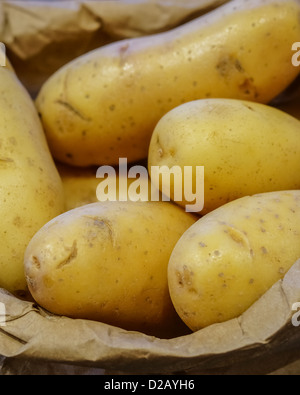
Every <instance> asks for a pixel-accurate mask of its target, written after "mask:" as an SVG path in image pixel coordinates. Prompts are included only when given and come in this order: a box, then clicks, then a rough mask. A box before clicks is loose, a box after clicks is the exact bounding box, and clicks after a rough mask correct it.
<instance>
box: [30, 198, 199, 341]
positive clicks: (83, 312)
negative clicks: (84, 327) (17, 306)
mask: <svg viewBox="0 0 300 395" xmlns="http://www.w3.org/2000/svg"><path fill="white" fill-rule="evenodd" d="M194 222H195V219H194V217H193V216H190V215H189V214H187V213H185V212H184V211H183V210H182V209H181V208H179V207H177V206H175V205H173V204H172V203H167V202H156V203H153V202H146V203H138V202H135V203H133V202H107V203H99V202H98V203H92V204H89V205H86V206H81V207H78V208H76V209H74V210H71V211H68V212H66V213H64V214H62V215H61V216H59V217H57V218H55V219H53V220H52V221H50V222H49V223H48V224H46V225H45V226H44V227H43V228H42V229H41V230H40V231H38V232H37V233H36V235H35V236H34V237H33V239H32V240H31V242H30V244H29V246H28V248H27V250H26V254H25V270H26V276H27V281H28V285H29V289H30V291H31V293H32V296H33V297H34V298H35V300H36V301H37V302H38V303H39V304H40V305H41V306H43V307H44V308H46V309H47V310H49V311H51V312H52V313H56V314H62V315H66V316H71V317H75V318H85V319H92V320H98V321H102V322H104V323H108V324H111V325H116V326H119V327H122V328H125V329H128V330H138V331H141V332H144V333H147V334H152V335H153V334H154V335H157V336H163V337H165V336H166V337H169V336H174V335H176V334H179V333H181V334H182V330H183V328H182V327H183V323H182V321H181V320H180V319H179V317H178V316H177V314H176V312H175V310H174V308H173V305H172V302H171V300H170V296H169V292H168V282H167V265H168V261H169V258H170V255H171V252H172V249H173V247H174V246H175V244H176V242H177V241H178V239H179V238H180V236H181V235H182V234H183V232H184V231H185V230H187V229H188V227H189V226H191V225H192V224H193V223H194ZM184 328H185V326H184ZM185 329H186V328H185Z"/></svg>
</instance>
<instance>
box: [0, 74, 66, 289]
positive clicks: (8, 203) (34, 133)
mask: <svg viewBox="0 0 300 395" xmlns="http://www.w3.org/2000/svg"><path fill="white" fill-rule="evenodd" d="M0 85H1V95H0V131H1V132H0V201H1V205H0V217H1V222H0V236H1V237H0V287H1V288H6V289H7V290H8V291H10V292H12V293H15V294H17V295H21V294H22V295H24V296H25V297H26V293H28V290H27V284H26V280H25V275H24V267H23V259H24V252H25V249H26V247H27V244H28V243H29V241H30V239H31V238H32V236H33V235H34V234H35V233H36V231H37V230H39V229H40V227H42V226H43V225H44V224H45V223H47V222H48V221H49V220H50V219H52V218H53V217H56V216H57V215H59V214H61V213H62V212H63V204H64V201H63V188H62V183H61V179H60V177H59V174H58V172H57V169H56V167H55V164H54V162H53V159H52V156H51V154H50V152H49V148H48V145H47V142H46V139H45V135H44V132H43V129H42V126H41V123H40V120H39V117H38V115H37V111H36V108H35V106H34V104H33V102H32V100H31V98H30V96H29V95H28V93H27V91H26V90H25V89H24V88H23V86H22V85H21V84H20V82H19V80H18V79H17V76H16V75H15V73H14V72H13V71H12V70H11V69H10V68H5V67H0Z"/></svg>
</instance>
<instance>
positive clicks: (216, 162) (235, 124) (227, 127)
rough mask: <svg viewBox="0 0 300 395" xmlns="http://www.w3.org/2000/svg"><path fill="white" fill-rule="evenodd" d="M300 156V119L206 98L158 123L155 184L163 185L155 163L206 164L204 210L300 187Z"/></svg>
mask: <svg viewBox="0 0 300 395" xmlns="http://www.w3.org/2000/svg"><path fill="white" fill-rule="evenodd" d="M299 157H300V122H299V120H297V119H296V118H293V117H292V116H290V115H288V114H286V113H284V112H282V111H280V110H278V109H275V108H273V107H271V106H267V105H265V104H260V103H253V102H249V101H244V100H235V99H203V100H196V101H193V102H190V103H185V104H183V105H181V106H179V107H177V108H175V109H173V110H171V111H170V112H169V113H168V114H166V115H165V116H164V117H163V118H162V119H161V120H160V121H159V122H158V124H157V126H156V128H155V130H154V133H153V135H152V139H151V142H150V147H149V158H148V166H149V172H150V176H151V178H152V183H153V184H154V185H155V186H156V187H158V188H161V189H162V187H163V185H162V180H159V179H158V177H156V178H155V179H154V178H153V176H152V172H151V170H152V167H153V166H158V167H159V168H160V167H162V166H167V167H168V168H170V169H172V167H173V166H180V167H181V168H182V169H183V168H184V167H185V166H191V167H192V169H195V167H196V166H204V173H205V176H204V208H203V210H202V211H201V214H203V215H204V214H207V213H208V212H210V211H212V210H214V209H216V208H218V207H220V206H222V205H223V204H226V203H228V202H230V201H232V200H235V199H238V198H240V197H243V196H247V195H253V194H257V193H263V192H271V191H279V190H285V189H299V188H300V160H299ZM182 172H183V170H182ZM195 174H196V172H195V171H194V173H193V177H194V178H195ZM193 182H194V183H195V179H193ZM175 189H176V187H175ZM170 196H171V198H172V199H173V196H174V180H173V182H172V184H171V188H170ZM182 197H183V199H182V200H178V201H177V203H178V204H181V205H183V206H186V205H187V203H188V202H187V201H186V199H185V198H184V197H185V193H184V191H183V192H182Z"/></svg>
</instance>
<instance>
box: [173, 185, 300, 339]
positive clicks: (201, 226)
mask: <svg viewBox="0 0 300 395" xmlns="http://www.w3.org/2000/svg"><path fill="white" fill-rule="evenodd" d="M299 235H300V191H299V190H298V191H281V192H269V193H266V194H260V195H255V196H252V197H244V198H241V199H238V200H235V201H234V202H231V203H228V204H226V205H224V206H223V207H220V208H218V209H217V210H215V211H214V212H211V213H209V214H207V215H206V216H204V217H202V218H201V219H199V220H198V221H197V222H196V223H195V224H194V225H193V226H191V227H190V228H189V229H188V230H187V231H186V232H185V233H184V235H183V236H182V237H181V239H180V240H179V241H178V243H177V244H176V246H175V248H174V250H173V252H172V255H171V258H170V262H169V267H168V281H169V290H170V295H171V298H172V301H173V304H174V306H175V308H176V310H177V312H178V314H179V316H180V317H181V318H182V320H183V321H184V322H185V323H186V324H187V325H188V326H189V327H190V328H191V329H192V330H193V331H197V330H199V329H201V328H203V327H206V326H209V325H211V324H214V323H218V322H223V321H226V320H229V319H232V318H235V317H238V316H239V315H240V314H242V313H243V312H244V311H245V310H247V308H249V307H250V306H251V305H252V304H253V303H254V302H255V301H256V300H257V299H258V298H259V297H260V296H261V295H262V294H264V293H265V292H266V291H267V290H268V289H269V288H270V287H271V286H272V285H273V284H274V283H275V282H277V281H278V280H280V279H281V278H283V276H284V275H285V273H286V272H287V271H288V270H289V268H290V267H291V266H292V265H293V264H294V263H295V262H296V261H297V259H299V258H300V243H299Z"/></svg>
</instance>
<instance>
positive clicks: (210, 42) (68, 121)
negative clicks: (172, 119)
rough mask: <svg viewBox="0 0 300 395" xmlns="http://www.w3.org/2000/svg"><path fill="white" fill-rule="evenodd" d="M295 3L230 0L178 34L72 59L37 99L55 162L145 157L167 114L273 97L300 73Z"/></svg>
mask: <svg viewBox="0 0 300 395" xmlns="http://www.w3.org/2000/svg"><path fill="white" fill-rule="evenodd" d="M299 11H300V7H299V4H298V3H297V1H295V0H263V1H262V0H253V1H252V0H251V1H247V0H233V1H230V2H229V3H228V4H225V5H223V6H221V7H219V8H217V9H216V10H214V11H212V12H211V13H208V14H207V15H204V16H202V17H200V18H198V19H196V20H194V21H192V22H189V23H187V24H185V25H183V26H181V27H179V28H176V29H174V30H171V31H168V32H164V33H160V34H157V35H152V36H149V37H142V38H134V39H130V40H122V41H120V42H117V43H113V44H110V45H107V46H105V47H102V48H100V49H98V50H95V51H92V52H90V53H88V54H86V55H84V56H82V57H79V58H77V59H75V60H74V61H72V62H70V63H69V64H67V65H66V66H64V67H63V68H61V69H60V70H59V71H57V73H55V74H54V75H53V76H52V77H50V79H49V80H48V81H47V82H46V83H45V84H44V86H43V87H42V89H41V91H40V93H39V95H38V98H37V101H36V105H37V108H38V111H39V113H40V115H41V119H42V122H43V125H44V129H45V131H46V135H47V138H48V141H49V144H50V148H51V151H52V153H53V155H54V157H55V158H56V159H58V160H59V161H61V162H65V163H69V164H71V165H78V166H88V165H93V164H117V163H118V160H119V158H120V157H126V158H128V161H129V162H133V161H136V160H139V159H143V158H146V156H147V152H148V145H149V141H150V137H151V134H152V132H153V129H154V127H155V125H156V123H157V122H158V120H159V119H160V118H161V117H162V116H163V115H164V114H165V113H166V112H168V111H169V110H171V109H172V108H174V107H176V106H178V105H180V104H181V103H183V102H187V101H191V100H195V99H201V98H206V97H229V98H238V99H244V100H251V101H256V102H262V103H267V102H269V101H270V100H271V99H272V98H274V97H275V96H277V95H278V94H279V93H280V92H281V91H283V90H284V89H285V87H287V86H288V85H289V84H290V83H291V82H292V81H293V80H294V79H295V77H296V76H297V75H298V74H299V68H296V67H294V66H293V65H292V62H291V57H292V52H291V44H292V43H293V42H295V41H297V40H298V39H299V37H300V23H299Z"/></svg>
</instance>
